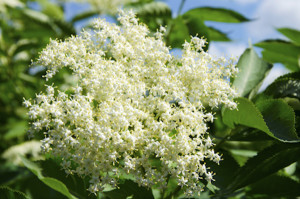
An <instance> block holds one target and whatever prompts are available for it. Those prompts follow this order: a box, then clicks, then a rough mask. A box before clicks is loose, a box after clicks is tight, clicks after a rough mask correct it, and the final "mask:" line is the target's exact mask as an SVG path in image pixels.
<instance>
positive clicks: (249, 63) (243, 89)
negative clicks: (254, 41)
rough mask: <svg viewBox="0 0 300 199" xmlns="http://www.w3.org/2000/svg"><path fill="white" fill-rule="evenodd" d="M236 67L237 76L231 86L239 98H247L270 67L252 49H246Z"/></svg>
mask: <svg viewBox="0 0 300 199" xmlns="http://www.w3.org/2000/svg"><path fill="white" fill-rule="evenodd" d="M237 67H238V68H239V74H238V76H237V77H236V78H235V79H234V81H233V84H232V85H233V87H235V88H236V90H237V92H238V94H239V95H240V96H247V95H248V94H249V93H250V91H251V90H252V89H253V88H254V87H255V86H256V85H257V84H258V83H259V82H261V81H262V80H263V78H264V74H265V73H266V72H267V71H268V70H270V69H271V67H272V65H270V64H268V63H266V62H265V61H263V60H262V59H261V58H259V57H258V55H257V54H256V52H255V51H254V50H253V48H248V49H247V50H245V52H244V53H243V54H242V56H241V57H240V59H239V61H238V63H237Z"/></svg>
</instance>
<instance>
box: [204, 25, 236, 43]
mask: <svg viewBox="0 0 300 199" xmlns="http://www.w3.org/2000/svg"><path fill="white" fill-rule="evenodd" d="M207 31H208V35H209V38H210V40H211V41H231V40H230V39H229V38H228V36H227V35H226V34H225V33H223V32H221V31H219V30H217V29H215V28H213V27H208V30H207Z"/></svg>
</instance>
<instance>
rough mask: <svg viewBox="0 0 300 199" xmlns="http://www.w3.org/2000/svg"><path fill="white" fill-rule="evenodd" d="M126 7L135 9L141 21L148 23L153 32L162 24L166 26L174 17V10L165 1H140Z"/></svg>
mask: <svg viewBox="0 0 300 199" xmlns="http://www.w3.org/2000/svg"><path fill="white" fill-rule="evenodd" d="M126 8H128V9H133V10H134V11H135V13H136V14H137V17H138V18H139V19H140V21H141V22H143V23H145V24H147V26H148V27H149V29H150V30H151V31H153V32H156V31H157V29H159V27H160V26H166V25H167V24H168V22H169V20H171V18H172V11H171V9H170V7H169V6H168V4H166V3H164V2H156V1H153V2H149V3H140V4H137V5H135V6H130V5H129V6H126Z"/></svg>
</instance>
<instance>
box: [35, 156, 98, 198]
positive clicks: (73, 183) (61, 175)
mask: <svg viewBox="0 0 300 199" xmlns="http://www.w3.org/2000/svg"><path fill="white" fill-rule="evenodd" d="M59 162H60V161H54V160H53V159H46V160H44V161H40V162H39V163H40V167H41V169H42V170H43V173H44V174H45V175H46V176H48V177H52V178H55V179H57V180H59V181H61V182H63V183H64V184H65V185H66V186H67V187H68V189H69V191H70V192H71V193H72V194H74V195H75V196H76V197H78V198H93V195H91V193H90V192H89V191H88V187H86V184H85V179H82V178H80V177H79V176H78V175H76V174H74V175H68V176H66V173H65V172H64V171H63V170H62V169H61V167H60V165H59V164H60V163H59Z"/></svg>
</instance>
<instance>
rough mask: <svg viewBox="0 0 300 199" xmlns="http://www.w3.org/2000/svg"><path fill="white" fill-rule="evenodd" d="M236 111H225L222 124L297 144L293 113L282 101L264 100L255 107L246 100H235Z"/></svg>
mask: <svg viewBox="0 0 300 199" xmlns="http://www.w3.org/2000/svg"><path fill="white" fill-rule="evenodd" d="M236 102H237V104H238V107H237V109H235V110H230V109H225V110H224V111H223V113H222V115H223V122H224V123H225V124H226V125H228V126H229V127H231V128H234V126H235V125H236V124H240V125H244V126H247V127H251V128H256V129H258V130H261V131H263V132H265V133H266V134H268V135H269V136H271V137H273V138H275V139H277V140H280V141H282V142H299V141H300V140H299V138H298V136H297V134H296V132H295V113H294V111H293V109H292V108H291V107H290V106H289V105H288V104H286V103H285V102H284V101H283V100H264V101H261V102H260V103H259V104H258V105H257V106H258V107H256V106H255V105H254V104H253V103H252V102H251V101H250V100H248V99H246V98H237V99H236Z"/></svg>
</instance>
